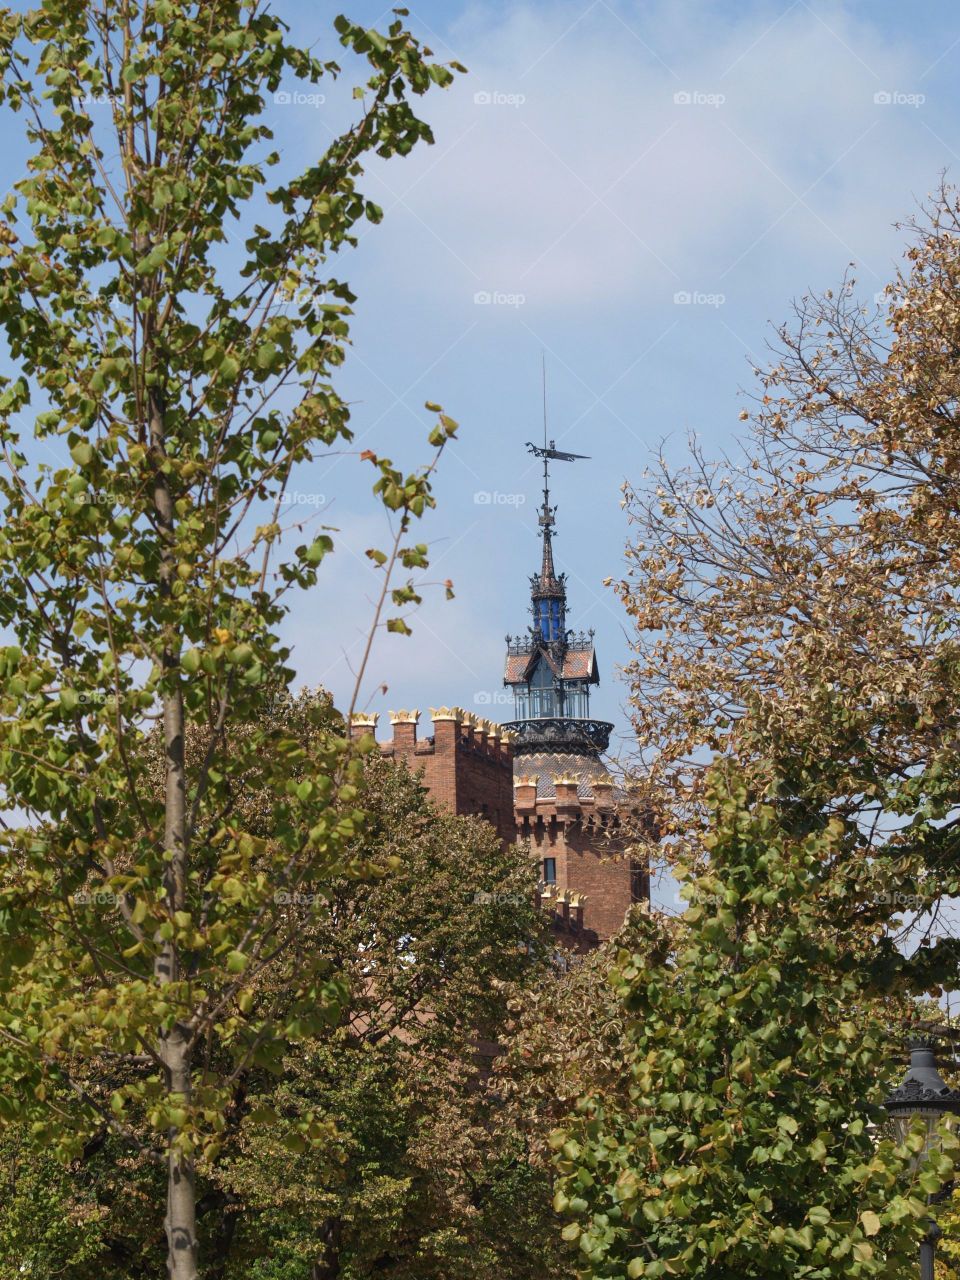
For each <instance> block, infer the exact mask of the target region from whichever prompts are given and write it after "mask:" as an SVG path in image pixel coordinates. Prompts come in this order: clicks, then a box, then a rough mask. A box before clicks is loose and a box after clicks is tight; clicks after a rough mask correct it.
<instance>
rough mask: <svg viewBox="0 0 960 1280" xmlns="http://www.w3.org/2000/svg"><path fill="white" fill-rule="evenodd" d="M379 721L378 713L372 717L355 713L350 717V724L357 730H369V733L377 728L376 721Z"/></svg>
mask: <svg viewBox="0 0 960 1280" xmlns="http://www.w3.org/2000/svg"><path fill="white" fill-rule="evenodd" d="M379 719H380V712H379V711H377V712H375V713H374V714H373V715H366V714H364V713H363V712H358V711H355V712H354V713H353V715H352V716H351V717H350V724H351V725H352V726H353V727H354V728H357V729H369V730H370V731H371V733H372V732H373V730H374V729H376V727H377V721H378V720H379Z"/></svg>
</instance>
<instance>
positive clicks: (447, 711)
mask: <svg viewBox="0 0 960 1280" xmlns="http://www.w3.org/2000/svg"><path fill="white" fill-rule="evenodd" d="M465 715H466V712H465V711H464V709H463V707H431V708H430V719H431V720H432V721H433V722H434V724H436V723H437V721H438V720H453V721H454V722H455V723H456V724H462V722H463V717H464V716H465Z"/></svg>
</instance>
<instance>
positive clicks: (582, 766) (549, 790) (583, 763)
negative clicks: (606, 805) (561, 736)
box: [513, 751, 618, 800]
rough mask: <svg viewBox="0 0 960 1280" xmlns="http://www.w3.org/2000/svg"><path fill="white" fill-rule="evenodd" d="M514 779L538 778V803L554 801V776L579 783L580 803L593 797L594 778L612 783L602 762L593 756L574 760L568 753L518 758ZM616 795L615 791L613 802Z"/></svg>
mask: <svg viewBox="0 0 960 1280" xmlns="http://www.w3.org/2000/svg"><path fill="white" fill-rule="evenodd" d="M513 773H514V777H517V778H519V777H523V776H524V775H526V776H529V775H530V774H532V773H535V774H537V775H538V777H537V799H538V800H554V799H556V795H557V793H556V790H555V788H554V785H553V779H554V777H557V776H563V777H567V778H570V777H576V778H577V779H578V785H577V795H578V796H579V797H580V798H581V800H582V799H584V798H585V797H587V796H590V795H592V794H593V792H592V790H591V787H590V783H591V780H592V779H594V778H598V779H602V780H603V781H605V782H610V781H612V779H611V777H610V774H609V773H608V772H607V770H606V768H605V767H604V765H603V763H602V761H600V760H598V759H596V757H594V756H575V755H571V754H569V753H567V752H557V753H555V754H554V753H548V752H545V751H544V752H535V753H532V754H531V755H522V756H517V757H516V758H515V759H514V762H513ZM617 795H618V792H617V790H616V789H615V790H614V798H616V797H617Z"/></svg>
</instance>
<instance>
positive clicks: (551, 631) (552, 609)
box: [537, 600, 561, 644]
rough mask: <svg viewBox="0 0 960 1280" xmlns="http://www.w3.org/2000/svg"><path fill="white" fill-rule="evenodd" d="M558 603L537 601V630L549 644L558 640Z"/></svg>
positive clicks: (559, 619) (557, 601)
mask: <svg viewBox="0 0 960 1280" xmlns="http://www.w3.org/2000/svg"><path fill="white" fill-rule="evenodd" d="M560 627H561V618H560V601H559V600H538V601H537V629H538V631H539V632H540V635H541V636H542V637H543V639H544V640H545V641H546V642H547V643H548V644H550V643H551V642H552V641H554V640H559V639H560Z"/></svg>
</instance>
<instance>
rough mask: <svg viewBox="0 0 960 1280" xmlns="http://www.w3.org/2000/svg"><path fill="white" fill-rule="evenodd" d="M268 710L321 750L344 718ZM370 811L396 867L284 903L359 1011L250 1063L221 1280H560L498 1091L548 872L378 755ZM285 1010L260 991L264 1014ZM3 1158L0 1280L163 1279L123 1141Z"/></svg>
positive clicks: (223, 1205) (539, 971)
mask: <svg viewBox="0 0 960 1280" xmlns="http://www.w3.org/2000/svg"><path fill="white" fill-rule="evenodd" d="M272 714H273V717H274V719H275V720H277V721H278V722H282V723H283V724H284V725H285V726H286V727H287V730H288V731H289V732H291V733H293V734H294V735H295V736H296V738H297V739H298V740H299V741H300V742H301V744H302V745H303V747H304V749H305V752H306V753H307V754H309V751H310V748H311V743H312V741H313V740H314V739H315V738H317V737H319V736H321V735H322V734H323V733H325V732H326V731H327V730H328V727H329V724H330V721H331V719H332V718H333V716H334V713H333V711H332V708H331V705H330V702H329V699H328V698H326V697H317V696H316V695H313V694H309V695H308V694H302V695H300V696H298V697H297V698H295V699H289V698H284V699H280V700H279V701H278V703H277V705H276V706H275V707H274V710H273V713H272ZM188 741H189V740H188ZM355 803H356V804H357V805H358V806H359V807H360V808H361V809H362V811H363V812H364V813H365V814H366V815H367V818H366V822H365V825H364V829H363V832H362V834H361V835H360V837H359V838H358V840H357V841H356V842H355V843H356V846H357V854H358V856H362V857H363V858H364V859H365V860H366V861H368V862H370V863H371V864H372V865H373V866H374V867H375V868H379V869H380V870H382V871H383V872H387V870H388V869H389V868H391V867H392V868H393V869H392V870H390V874H381V875H374V876H371V877H366V878H363V879H360V878H357V877H353V876H343V877H341V878H340V879H338V880H335V881H331V882H330V883H328V884H327V885H326V886H325V887H324V893H325V897H326V901H327V907H328V912H327V914H326V916H325V917H323V918H320V917H318V916H317V915H316V913H315V912H313V911H312V910H311V908H312V903H311V901H310V900H309V897H308V895H307V894H306V893H305V892H303V891H301V892H299V893H297V894H287V893H283V892H281V893H280V894H279V896H280V898H281V899H283V900H284V902H283V905H284V906H285V908H286V910H288V911H289V912H290V913H291V914H292V915H293V916H294V917H295V918H296V919H298V920H299V921H300V923H301V926H302V928H303V929H304V931H305V932H306V933H307V934H308V935H309V936H308V938H307V945H308V946H309V947H310V948H312V949H315V950H316V951H318V952H319V953H321V954H324V955H328V956H335V957H336V967H337V971H338V972H339V973H340V974H342V975H343V977H344V979H345V980H346V983H347V987H348V996H347V998H346V999H345V1001H344V1003H343V1005H342V1007H341V1010H340V1015H339V1019H338V1022H337V1025H336V1026H335V1027H332V1028H330V1029H328V1030H327V1031H325V1032H324V1033H323V1034H321V1035H319V1036H309V1037H305V1038H303V1039H298V1040H296V1041H295V1042H294V1041H288V1042H287V1043H286V1044H285V1046H284V1052H283V1057H282V1060H281V1061H280V1062H279V1063H278V1064H277V1070H270V1069H269V1068H268V1067H267V1066H264V1065H259V1064H256V1063H252V1064H250V1065H249V1066H248V1067H247V1068H245V1070H244V1071H243V1072H242V1073H241V1074H240V1075H239V1076H238V1077H237V1079H236V1081H235V1083H234V1086H233V1090H232V1094H231V1098H230V1103H229V1108H228V1109H227V1121H228V1122H227V1125H226V1127H225V1129H224V1131H223V1133H222V1134H221V1150H220V1153H219V1155H218V1157H217V1159H216V1160H215V1161H208V1162H207V1163H206V1164H205V1165H204V1166H203V1167H202V1168H201V1169H200V1170H199V1172H198V1186H197V1191H198V1234H199V1237H200V1239H201V1241H202V1242H203V1245H204V1251H205V1253H206V1254H207V1255H208V1256H209V1261H208V1263H207V1265H206V1267H205V1272H204V1274H205V1275H207V1276H208V1277H210V1280H241V1278H242V1280H249V1278H250V1277H254V1276H255V1277H258V1280H317V1277H324V1278H326V1277H334V1276H338V1277H342V1278H343V1280H348V1278H350V1277H356V1278H359V1277H362V1276H366V1275H369V1274H371V1273H375V1274H377V1275H384V1276H392V1277H394V1278H395V1280H406V1278H407V1277H414V1276H416V1277H418V1278H421V1280H427V1278H429V1277H434V1278H435V1280H440V1278H441V1277H443V1276H445V1275H449V1274H451V1273H452V1272H453V1271H457V1272H458V1273H459V1274H462V1275H463V1276H465V1277H477V1278H478V1280H480V1278H482V1280H493V1277H496V1276H499V1275H502V1274H503V1273H504V1271H505V1270H508V1269H510V1270H511V1274H514V1275H517V1276H518V1277H530V1278H531V1280H550V1278H551V1277H552V1273H551V1271H550V1269H549V1265H548V1262H549V1258H550V1257H551V1253H552V1251H551V1247H550V1246H551V1244H552V1240H551V1236H552V1235H554V1234H555V1233H554V1232H553V1225H552V1223H551V1222H550V1221H549V1213H548V1203H549V1191H548V1180H547V1178H546V1176H545V1175H544V1173H543V1170H542V1169H540V1170H534V1169H532V1168H531V1166H530V1164H529V1162H528V1160H527V1159H526V1154H525V1150H524V1144H523V1141H522V1139H521V1137H520V1136H519V1135H518V1134H516V1133H515V1132H514V1131H512V1130H510V1129H509V1128H505V1127H504V1126H503V1125H502V1124H500V1123H499V1114H500V1111H501V1104H500V1101H499V1099H498V1098H496V1097H495V1096H493V1095H491V1094H490V1093H489V1092H488V1091H487V1090H485V1089H484V1088H483V1087H482V1078H483V1075H484V1074H485V1072H486V1070H487V1067H488V1053H489V1044H490V1039H489V1038H498V1037H499V1036H500V1035H501V1033H502V1031H503V1029H504V1027H505V1025H506V1024H507V1023H508V1021H509V1018H510V1015H509V1012H508V1008H509V1006H510V1005H511V1003H512V1002H513V1001H515V1000H516V999H517V997H518V994H519V992H521V991H526V990H532V989H533V988H534V987H536V986H539V984H540V983H541V982H542V981H543V978H544V976H545V971H546V968H547V955H548V948H547V946H546V937H547V934H546V927H545V921H544V918H543V916H542V915H541V913H540V912H539V911H538V910H537V908H536V905H535V893H534V883H533V877H534V874H535V872H534V865H533V864H532V863H531V861H530V860H529V858H528V857H527V855H526V853H525V851H524V850H523V849H522V848H520V847H519V846H509V847H507V846H504V845H503V844H502V843H501V842H500V840H499V839H498V837H497V836H496V833H495V832H494V831H493V830H492V828H491V827H490V826H489V825H488V824H487V823H485V822H483V821H481V820H479V819H474V818H464V817H457V816H455V815H451V814H448V813H445V812H443V811H440V810H438V809H437V808H436V807H435V806H434V805H433V804H432V803H431V802H430V801H429V800H428V798H427V797H426V794H425V792H424V791H423V790H422V788H421V786H420V784H419V782H418V781H417V780H416V779H415V778H414V777H413V776H412V775H411V774H410V773H409V772H408V771H407V769H406V768H405V767H403V766H395V765H394V764H392V763H391V762H388V761H385V760H383V759H381V758H380V757H379V756H377V755H370V756H367V757H366V758H365V760H364V766H363V770H362V773H361V775H360V778H359V781H358V794H357V797H356V801H355ZM238 816H240V817H242V819H243V822H244V824H245V825H246V826H247V827H248V828H249V829H250V830H251V832H252V833H254V834H255V835H257V834H259V832H260V828H261V826H262V825H264V824H268V823H269V821H270V817H271V805H270V798H269V796H264V795H261V794H258V793H257V792H255V791H253V790H251V789H248V790H246V791H245V792H244V793H243V795H241V796H239V797H238ZM361 850H362V854H361ZM283 995H284V991H283V990H282V989H281V987H280V986H279V985H278V984H277V982H276V981H275V979H274V978H273V977H272V976H271V975H269V974H264V975H263V976H262V977H261V979H260V980H259V982H258V983H257V985H256V986H255V988H254V1001H255V1007H256V1006H257V1005H259V1004H260V1003H262V1002H263V1001H265V1000H267V999H274V998H277V997H283ZM287 998H288V999H289V998H291V997H290V994H289V992H288V993H287ZM478 1029H482V1030H483V1033H484V1035H485V1037H488V1039H487V1042H486V1043H487V1045H488V1051H487V1054H480V1053H478V1048H479V1044H478ZM211 1052H212V1061H213V1063H214V1065H215V1066H217V1065H218V1063H219V1060H220V1059H223V1058H225V1057H226V1056H227V1055H226V1053H225V1051H224V1050H223V1049H222V1048H220V1046H219V1045H218V1044H217V1043H216V1042H214V1043H213V1044H212V1045H211ZM127 1071H128V1068H125V1067H124V1066H122V1065H121V1066H119V1067H118V1064H116V1063H115V1062H114V1061H113V1060H112V1059H111V1058H110V1057H105V1058H104V1059H103V1060H101V1061H99V1062H95V1063H92V1064H91V1066H90V1071H89V1073H88V1075H87V1077H86V1078H85V1085H86V1087H87V1088H88V1089H89V1090H90V1091H91V1092H92V1093H93V1094H94V1095H95V1096H97V1097H103V1098H107V1099H109V1097H110V1095H111V1092H112V1091H113V1090H114V1089H116V1088H117V1087H118V1085H120V1084H122V1080H123V1078H124V1075H125V1073H126V1072H127ZM307 1113H311V1114H313V1115H315V1116H316V1117H317V1121H318V1123H320V1124H324V1125H326V1126H327V1128H328V1133H329V1140H328V1141H327V1143H326V1144H325V1145H324V1146H323V1147H316V1146H314V1145H312V1144H309V1143H302V1144H291V1143H290V1142H289V1140H285V1136H286V1135H285V1134H284V1131H283V1127H282V1120H281V1118H282V1117H293V1116H300V1115H304V1114H307ZM141 1136H143V1135H141ZM294 1146H296V1147H297V1149H293V1147H294ZM0 1149H2V1150H3V1152H4V1154H5V1155H6V1156H7V1159H8V1161H9V1165H10V1167H11V1168H13V1169H14V1170H15V1173H14V1176H13V1177H12V1178H11V1182H10V1186H9V1188H8V1189H7V1190H6V1192H4V1193H0V1271H2V1270H3V1265H4V1263H5V1262H7V1263H10V1264H11V1265H12V1262H11V1260H12V1259H14V1258H20V1259H23V1260H26V1261H28V1262H29V1264H30V1273H29V1274H31V1275H34V1276H36V1277H37V1280H53V1277H54V1276H56V1275H58V1274H62V1273H63V1272H64V1270H67V1271H68V1272H69V1274H70V1275H71V1276H74V1277H75V1278H76V1280H131V1278H132V1277H143V1280H154V1277H156V1275H157V1274H159V1261H158V1259H157V1255H156V1242H157V1240H158V1239H160V1238H162V1232H163V1226H162V1210H161V1207H160V1205H159V1203H158V1197H157V1191H158V1189H159V1185H160V1170H158V1169H156V1168H155V1167H154V1166H153V1165H152V1164H151V1162H150V1161H149V1160H147V1159H145V1158H143V1157H142V1156H140V1155H139V1154H138V1153H137V1152H136V1151H135V1150H130V1149H129V1147H127V1148H126V1149H125V1146H124V1143H123V1141H122V1139H121V1138H120V1137H119V1136H118V1135H114V1134H111V1133H109V1132H107V1131H105V1130H104V1131H102V1133H101V1135H100V1138H99V1140H95V1141H92V1142H91V1143H89V1144H88V1146H87V1147H86V1148H85V1150H84V1151H83V1152H82V1153H81V1155H80V1156H79V1158H78V1160H77V1161H76V1162H75V1163H74V1165H73V1166H72V1168H71V1169H70V1170H69V1171H68V1172H66V1173H65V1172H63V1171H62V1170H60V1169H58V1167H57V1166H56V1165H55V1164H54V1162H53V1161H52V1159H51V1157H50V1155H49V1153H48V1152H46V1151H45V1150H44V1149H43V1148H42V1147H38V1145H37V1144H35V1143H31V1142H30V1140H29V1135H28V1134H26V1133H25V1132H24V1130H23V1128H22V1127H21V1128H20V1129H19V1131H18V1130H15V1129H14V1128H12V1127H11V1128H10V1129H9V1130H8V1134H7V1137H6V1146H5V1147H0ZM28 1224H32V1226H30V1228H29V1229H30V1230H32V1231H33V1236H32V1237H31V1236H29V1234H28V1233H27V1230H28Z"/></svg>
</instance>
